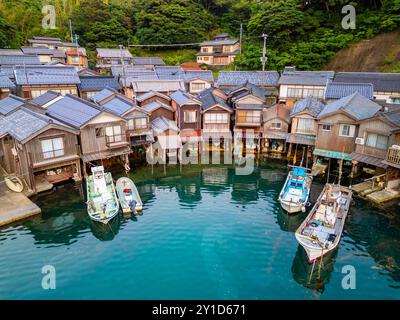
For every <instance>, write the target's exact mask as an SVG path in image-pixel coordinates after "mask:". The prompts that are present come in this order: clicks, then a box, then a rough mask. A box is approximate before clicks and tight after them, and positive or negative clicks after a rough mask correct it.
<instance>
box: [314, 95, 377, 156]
mask: <svg viewBox="0 0 400 320" xmlns="http://www.w3.org/2000/svg"><path fill="white" fill-rule="evenodd" d="M379 110H381V106H380V105H378V104H376V103H375V102H373V101H371V100H369V99H368V98H365V97H364V96H362V95H360V94H359V93H357V92H356V93H353V94H352V95H350V96H347V97H344V98H342V99H339V100H337V101H335V102H332V103H330V104H328V105H326V106H325V108H324V109H323V110H322V111H321V112H320V113H319V115H318V135H317V139H316V145H315V149H314V155H315V156H320V157H323V158H328V159H329V158H331V159H338V160H347V161H350V160H351V158H350V154H351V153H352V152H353V151H354V148H355V137H356V136H357V134H358V123H359V122H360V121H362V120H365V119H368V118H371V117H373V116H374V115H376V114H377V112H378V111H379Z"/></svg>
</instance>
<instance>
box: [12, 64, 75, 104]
mask: <svg viewBox="0 0 400 320" xmlns="http://www.w3.org/2000/svg"><path fill="white" fill-rule="evenodd" d="M14 72H15V83H16V85H17V93H18V95H19V96H21V97H24V98H26V99H34V98H36V97H39V96H40V95H42V94H44V93H45V92H47V91H49V90H52V91H57V92H60V93H62V94H73V95H77V94H78V88H77V85H78V84H80V80H79V77H78V74H77V72H76V70H75V68H74V67H73V66H24V65H23V66H16V67H15V71H14Z"/></svg>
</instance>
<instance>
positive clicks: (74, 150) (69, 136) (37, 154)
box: [26, 129, 79, 164]
mask: <svg viewBox="0 0 400 320" xmlns="http://www.w3.org/2000/svg"><path fill="white" fill-rule="evenodd" d="M51 138H63V143H64V156H63V157H66V156H73V155H79V154H78V147H77V144H78V138H77V136H76V135H75V134H73V133H70V132H68V131H64V130H59V129H49V130H47V131H45V132H43V133H41V134H40V135H38V136H37V137H35V138H34V139H32V140H30V141H29V142H27V143H26V150H27V152H28V153H29V154H30V158H31V159H32V164H35V163H39V162H42V161H48V160H51V159H45V158H44V156H43V152H42V144H41V141H42V140H45V139H51ZM55 161H57V159H55Z"/></svg>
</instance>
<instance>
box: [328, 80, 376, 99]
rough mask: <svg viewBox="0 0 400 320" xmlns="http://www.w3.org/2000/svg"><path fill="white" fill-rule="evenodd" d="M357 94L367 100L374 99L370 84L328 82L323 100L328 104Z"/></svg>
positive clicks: (372, 87) (372, 88)
mask: <svg viewBox="0 0 400 320" xmlns="http://www.w3.org/2000/svg"><path fill="white" fill-rule="evenodd" d="M355 92H358V93H359V94H361V95H362V96H364V97H366V98H367V99H370V100H372V99H374V86H373V85H372V84H371V83H344V82H330V83H328V85H327V86H326V90H325V95H324V100H325V102H326V103H330V102H333V101H336V100H339V99H342V98H344V97H347V96H349V95H351V94H353V93H355Z"/></svg>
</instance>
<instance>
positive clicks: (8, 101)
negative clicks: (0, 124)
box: [0, 94, 25, 115]
mask: <svg viewBox="0 0 400 320" xmlns="http://www.w3.org/2000/svg"><path fill="white" fill-rule="evenodd" d="M24 103H25V99H23V98H20V97H17V96H14V95H12V94H10V95H9V96H7V97H6V98H4V99H2V100H0V114H1V115H6V114H8V113H10V112H11V111H13V110H15V109H17V108H18V107H20V106H22V105H23V104H24Z"/></svg>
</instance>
